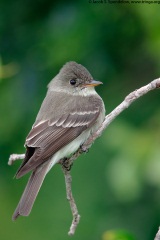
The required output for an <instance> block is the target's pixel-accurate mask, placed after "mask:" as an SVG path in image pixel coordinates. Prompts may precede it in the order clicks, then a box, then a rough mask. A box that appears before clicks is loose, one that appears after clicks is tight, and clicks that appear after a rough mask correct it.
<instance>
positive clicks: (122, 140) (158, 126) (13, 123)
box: [0, 0, 160, 240]
mask: <svg viewBox="0 0 160 240" xmlns="http://www.w3.org/2000/svg"><path fill="white" fill-rule="evenodd" d="M159 11H160V5H158V4H138V3H137V4H109V3H106V4H105V3H93V2H92V3H89V2H88V1H87V0H86V1H84V0H81V1H78V0H77V1H64V0H63V1H53V0H45V1H44V0H34V1H31V0H28V1H22V0H14V1H12V0H1V1H0V239H3V240H9V239H16V240H20V239H23V240H28V239H30V240H42V239H48V240H49V239H56V240H64V239H70V237H68V236H67V232H68V229H69V226H70V223H71V220H72V216H71V212H70V207H69V204H68V202H67V200H66V193H65V186H64V177H63V174H62V171H61V168H60V166H59V165H57V166H55V167H54V169H52V170H51V171H50V173H49V174H48V175H47V177H46V179H45V181H44V184H43V186H42V188H41V191H40V193H39V195H38V198H37V200H36V203H35V205H34V208H33V210H32V213H31V215H30V216H29V217H28V218H23V217H21V218H19V219H18V220H17V221H16V222H12V221H11V216H12V213H13V211H14V209H15V207H16V205H17V203H18V201H19V198H20V196H21V194H22V191H23V189H24V187H25V184H26V182H27V179H28V175H27V176H25V177H23V178H22V179H20V180H16V179H13V176H14V174H15V172H16V170H17V168H18V166H19V164H20V162H16V163H15V164H14V165H13V166H12V167H9V166H8V165H7V162H8V157H9V155H10V154H11V153H23V152H24V150H25V149H24V147H23V145H24V142H25V137H26V135H27V134H28V132H29V130H30V128H31V126H32V124H33V123H34V120H35V117H36V114H37V112H38V110H39V107H40V105H41V102H42V100H43V98H44V96H45V94H46V90H47V89H46V86H47V84H48V83H49V81H50V80H51V79H52V78H53V76H55V75H56V74H57V73H58V71H59V69H60V68H61V67H62V65H63V64H64V63H65V62H67V61H70V60H74V61H77V62H78V63H81V64H83V65H84V66H86V67H87V68H88V70H89V71H90V72H91V74H92V75H93V76H94V78H95V79H97V80H100V81H102V82H103V83H104V84H103V86H99V87H98V88H97V92H98V93H99V94H100V95H101V96H102V98H103V100H104V102H105V105H106V112H107V113H109V112H110V111H112V110H113V109H114V108H115V107H116V106H117V105H118V104H119V103H120V102H121V101H122V100H123V99H124V97H125V96H126V95H127V94H128V93H129V92H131V91H133V90H135V89H137V88H139V87H141V86H143V85H145V84H147V83H149V82H150V81H151V80H153V79H155V78H158V77H159V76H160V30H159V29H160V28H159V22H160V14H159ZM159 103H160V90H155V91H153V92H150V93H148V94H147V95H145V96H143V97H142V98H140V99H139V100H137V101H136V102H135V103H134V104H133V105H131V106H130V107H129V109H127V110H125V111H124V112H123V113H122V114H121V115H120V116H119V117H118V118H117V119H116V120H115V121H114V122H113V123H112V124H111V125H110V126H109V127H108V129H107V130H106V131H105V132H104V133H103V135H102V136H101V138H99V139H98V140H97V141H96V142H95V144H94V145H93V146H92V148H91V149H90V151H89V153H88V154H84V155H83V156H81V157H80V158H79V159H78V160H77V161H76V162H75V163H74V166H73V168H72V176H73V193H74V196H75V199H76V202H77V205H78V208H79V212H80V214H81V216H82V217H81V221H80V224H79V226H78V229H77V231H76V234H75V236H73V239H75V240H82V239H83V240H89V239H91V240H131V239H132V240H143V239H144V240H150V239H153V238H154V236H155V234H156V232H157V230H158V226H159V225H160V108H159Z"/></svg>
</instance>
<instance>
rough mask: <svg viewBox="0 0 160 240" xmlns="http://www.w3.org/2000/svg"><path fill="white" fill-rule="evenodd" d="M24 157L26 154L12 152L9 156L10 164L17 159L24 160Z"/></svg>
mask: <svg viewBox="0 0 160 240" xmlns="http://www.w3.org/2000/svg"><path fill="white" fill-rule="evenodd" d="M24 157H25V154H15V153H14V154H11V155H10V157H9V161H8V165H12V164H13V163H14V162H15V161H17V160H22V159H24Z"/></svg>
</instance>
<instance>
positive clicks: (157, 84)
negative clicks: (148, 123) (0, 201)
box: [9, 78, 160, 240]
mask: <svg viewBox="0 0 160 240" xmlns="http://www.w3.org/2000/svg"><path fill="white" fill-rule="evenodd" d="M157 88H160V78H158V79H155V80H153V81H152V82H151V83H149V84H147V85H146V86H144V87H141V88H139V89H137V90H135V91H133V92H131V93H130V94H129V95H128V96H127V97H126V98H125V99H124V101H123V102H122V103H121V104H120V105H118V106H117V107H116V108H115V109H114V110H113V111H112V112H111V113H109V114H108V115H106V117H105V119H104V121H103V123H102V124H101V126H100V127H99V129H98V130H97V131H96V133H94V134H93V135H92V136H90V137H89V138H88V139H87V141H86V142H85V143H84V144H83V145H82V146H81V148H80V149H78V150H77V152H76V153H75V154H73V155H72V156H71V157H70V158H68V159H67V168H68V169H69V170H68V169H66V166H65V164H64V159H61V160H60V162H59V163H60V164H61V165H62V169H63V173H64V176H65V184H66V192H67V199H68V200H69V202H70V207H71V211H72V215H73V221H72V224H71V227H70V231H69V233H68V234H69V235H73V234H74V233H75V230H76V227H77V225H78V223H79V220H80V215H79V214H78V210H77V207H76V204H75V201H74V198H73V195H72V189H71V175H70V168H71V166H72V164H73V161H74V160H75V159H77V158H78V157H79V155H81V154H82V153H83V152H87V151H88V149H89V148H90V147H91V145H92V143H93V142H94V141H95V140H96V139H97V138H98V137H100V136H101V134H102V132H103V131H104V130H105V129H106V128H107V127H108V126H109V124H110V123H111V122H112V121H113V120H114V119H115V118H116V117H117V116H118V115H119V114H120V113H121V112H123V111H124V110H125V109H126V108H128V107H129V106H130V105H131V104H132V103H133V102H134V101H135V100H137V99H138V98H140V97H141V96H143V95H145V94H146V93H148V92H149V91H151V90H154V89H157ZM13 156H14V158H13ZM22 156H23V158H24V155H23V154H20V155H18V154H13V155H11V156H10V159H9V165H11V164H12V163H13V161H15V160H17V159H22ZM14 159H15V160H14ZM159 231H160V230H159ZM159 231H158V233H157V235H156V238H155V240H160V232H159Z"/></svg>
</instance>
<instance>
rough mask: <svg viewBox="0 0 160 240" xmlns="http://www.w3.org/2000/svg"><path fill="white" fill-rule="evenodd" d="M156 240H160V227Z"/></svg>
mask: <svg viewBox="0 0 160 240" xmlns="http://www.w3.org/2000/svg"><path fill="white" fill-rule="evenodd" d="M154 240H160V227H159V229H158V232H157V234H156V236H155V239H154Z"/></svg>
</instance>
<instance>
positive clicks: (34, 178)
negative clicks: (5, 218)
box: [12, 163, 49, 220]
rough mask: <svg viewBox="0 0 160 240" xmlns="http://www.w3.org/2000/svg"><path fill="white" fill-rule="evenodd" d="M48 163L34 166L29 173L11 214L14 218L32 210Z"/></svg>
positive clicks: (26, 214) (25, 214)
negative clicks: (25, 184)
mask: <svg viewBox="0 0 160 240" xmlns="http://www.w3.org/2000/svg"><path fill="white" fill-rule="evenodd" d="M48 167H49V163H46V164H43V165H42V166H40V167H38V168H36V169H35V170H34V171H33V173H32V174H31V176H30V178H29V180H28V183H27V186H26V188H25V190H24V192H23V194H22V197H21V199H20V201H19V203H18V206H17V208H16V210H15V212H14V214H13V216H12V219H13V220H16V219H17V218H18V217H19V216H28V215H29V214H30V212H31V210H32V207H33V204H34V202H35V199H36V197H37V194H38V192H39V190H40V187H41V185H42V183H43V180H44V178H45V176H46V174H47V172H48Z"/></svg>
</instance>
